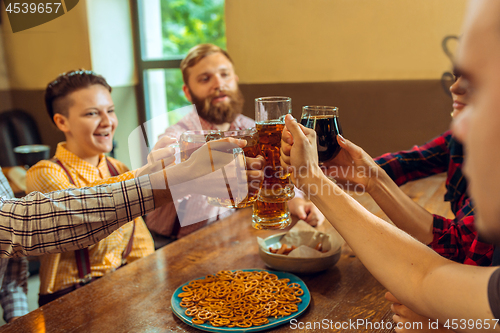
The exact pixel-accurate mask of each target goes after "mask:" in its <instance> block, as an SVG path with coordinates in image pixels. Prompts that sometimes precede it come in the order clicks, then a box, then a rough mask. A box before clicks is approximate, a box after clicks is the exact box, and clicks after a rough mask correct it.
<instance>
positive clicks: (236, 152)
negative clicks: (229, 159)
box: [232, 148, 248, 205]
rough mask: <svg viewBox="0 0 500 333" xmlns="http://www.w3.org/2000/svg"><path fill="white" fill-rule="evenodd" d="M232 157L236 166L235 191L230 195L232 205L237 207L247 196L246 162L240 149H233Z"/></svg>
mask: <svg viewBox="0 0 500 333" xmlns="http://www.w3.org/2000/svg"><path fill="white" fill-rule="evenodd" d="M233 157H234V161H235V166H236V180H237V189H236V191H232V194H233V200H234V203H235V204H236V205H238V204H239V203H241V202H242V201H243V200H245V198H246V197H247V195H248V182H247V174H246V170H247V162H246V157H245V153H244V152H243V149H242V148H234V149H233Z"/></svg>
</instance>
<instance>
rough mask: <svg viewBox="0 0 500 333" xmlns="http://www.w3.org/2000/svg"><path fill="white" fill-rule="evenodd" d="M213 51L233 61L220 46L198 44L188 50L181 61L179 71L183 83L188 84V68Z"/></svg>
mask: <svg viewBox="0 0 500 333" xmlns="http://www.w3.org/2000/svg"><path fill="white" fill-rule="evenodd" d="M214 53H222V54H223V55H224V56H226V58H227V59H228V60H229V61H230V62H231V63H233V60H232V59H231V57H230V56H229V54H228V53H227V52H226V51H224V50H223V49H222V48H220V47H218V46H217V45H214V44H199V45H196V46H195V47H193V48H191V50H189V52H188V54H187V56H186V57H185V58H184V59H183V60H182V61H181V71H182V79H183V80H184V84H185V85H188V78H189V75H188V69H190V68H191V67H193V66H195V65H196V64H197V63H199V62H200V61H201V60H202V59H203V58H205V57H207V56H209V55H211V54H214Z"/></svg>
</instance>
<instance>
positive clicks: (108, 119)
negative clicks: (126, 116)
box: [99, 112, 113, 127]
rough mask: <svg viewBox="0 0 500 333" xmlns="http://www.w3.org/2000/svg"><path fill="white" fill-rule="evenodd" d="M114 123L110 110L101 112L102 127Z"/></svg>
mask: <svg viewBox="0 0 500 333" xmlns="http://www.w3.org/2000/svg"><path fill="white" fill-rule="evenodd" d="M112 123H113V117H112V114H111V113H108V112H103V113H101V122H100V123H99V125H100V126H101V127H108V126H111V124H112Z"/></svg>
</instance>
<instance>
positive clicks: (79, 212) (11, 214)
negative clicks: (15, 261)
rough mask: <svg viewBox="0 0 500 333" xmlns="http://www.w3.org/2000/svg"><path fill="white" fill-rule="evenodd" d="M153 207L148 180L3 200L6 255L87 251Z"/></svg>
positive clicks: (0, 241)
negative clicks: (85, 248)
mask: <svg viewBox="0 0 500 333" xmlns="http://www.w3.org/2000/svg"><path fill="white" fill-rule="evenodd" d="M153 208H154V204H153V195H152V192H151V183H150V181H149V178H147V177H143V178H140V179H134V180H129V181H127V182H122V183H118V184H113V185H104V186H100V187H94V188H84V189H70V190H64V191H58V192H53V193H50V194H42V193H38V192H35V193H32V194H31V195H29V196H27V197H25V198H23V199H10V200H1V202H0V218H1V220H2V227H1V228H0V256H3V257H6V256H24V255H28V254H33V255H39V254H45V253H55V252H62V251H68V250H74V249H76V248H82V247H86V246H89V245H91V244H94V243H97V242H98V241H99V240H101V239H102V238H104V237H106V236H107V235H109V234H110V233H112V232H113V231H114V230H116V229H117V228H119V227H120V226H121V225H123V224H124V223H127V222H128V221H131V220H133V219H134V218H136V217H138V216H142V215H144V214H146V213H148V212H149V211H151V210H153Z"/></svg>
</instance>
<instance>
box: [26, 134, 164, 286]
mask: <svg viewBox="0 0 500 333" xmlns="http://www.w3.org/2000/svg"><path fill="white" fill-rule="evenodd" d="M55 158H57V159H58V160H59V161H60V162H61V163H62V164H63V165H64V166H65V168H66V169H67V170H68V172H69V174H70V175H71V178H72V180H73V182H74V183H75V184H74V185H73V184H72V183H71V182H70V181H69V179H68V176H67V174H66V172H65V171H64V170H63V168H62V167H61V166H60V165H58V164H56V163H54V162H52V161H40V162H38V163H37V164H36V165H35V166H33V167H32V168H31V169H30V170H29V171H28V172H27V174H26V187H27V191H28V192H31V191H39V192H43V193H46V192H52V191H56V190H61V189H65V188H75V187H90V186H95V185H96V182H98V183H99V184H102V182H103V181H105V182H109V183H112V182H116V181H117V180H123V179H124V178H125V179H131V178H132V177H133V174H132V173H131V172H127V171H128V169H127V167H126V166H125V165H124V164H123V163H121V162H119V161H117V160H115V159H113V158H109V157H106V156H104V155H101V156H100V159H99V164H98V166H97V167H95V166H93V165H90V164H89V163H87V162H86V161H84V160H82V159H81V158H79V157H78V156H76V155H75V154H73V153H72V152H70V151H69V150H67V149H66V145H65V143H59V145H58V146H57V150H56V154H55ZM106 160H109V161H110V162H111V164H112V165H113V166H114V167H115V168H116V170H117V171H118V173H120V174H121V175H122V176H121V177H114V178H111V175H110V172H109V168H108V165H107V163H106ZM133 224H134V222H130V223H127V224H125V225H124V226H122V227H121V228H119V229H118V230H116V231H114V232H113V233H112V234H111V235H109V236H108V237H106V238H105V239H103V240H102V241H100V242H99V243H97V244H95V245H92V246H90V247H89V248H88V250H89V259H90V268H91V276H92V277H101V276H103V275H105V274H106V273H109V272H112V271H114V270H115V269H117V268H118V267H120V266H121V265H122V252H123V251H124V249H125V247H126V246H127V244H128V242H129V240H130V236H131V234H132V229H133ZM153 252H154V244H153V239H152V238H151V235H150V233H149V230H148V229H147V227H146V225H145V223H144V221H143V219H142V218H141V217H138V218H136V219H135V232H134V241H133V247H132V251H131V252H130V254H129V255H128V256H127V258H126V261H127V262H128V263H130V262H133V261H135V260H137V259H140V258H142V257H145V256H147V255H149V254H151V253H153ZM40 261H41V266H40V293H41V294H51V293H54V292H56V291H58V290H61V289H65V288H67V287H70V286H72V285H74V284H76V283H78V282H79V280H80V279H79V275H78V267H77V265H76V260H75V254H74V253H73V252H65V253H55V254H50V255H45V256H42V257H41V258H40Z"/></svg>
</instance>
